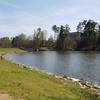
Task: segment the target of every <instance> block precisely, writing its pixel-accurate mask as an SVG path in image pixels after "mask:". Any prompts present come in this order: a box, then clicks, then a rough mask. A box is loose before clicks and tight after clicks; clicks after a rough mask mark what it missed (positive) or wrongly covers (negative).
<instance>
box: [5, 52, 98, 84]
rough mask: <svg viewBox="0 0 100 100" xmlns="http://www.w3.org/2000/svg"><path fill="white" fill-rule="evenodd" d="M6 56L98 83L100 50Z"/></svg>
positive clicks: (53, 71) (56, 72)
mask: <svg viewBox="0 0 100 100" xmlns="http://www.w3.org/2000/svg"><path fill="white" fill-rule="evenodd" d="M7 56H8V57H10V59H12V60H14V61H16V62H19V63H23V64H26V65H29V66H33V67H37V68H39V69H41V70H46V71H48V72H52V73H55V74H64V75H67V76H70V77H74V78H80V79H84V80H89V81H92V82H99V83H100V52H75V51H74V52H72V51H71V52H55V51H44V52H34V53H22V54H16V53H10V54H7Z"/></svg>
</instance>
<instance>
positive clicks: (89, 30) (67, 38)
mask: <svg viewBox="0 0 100 100" xmlns="http://www.w3.org/2000/svg"><path fill="white" fill-rule="evenodd" d="M76 29H77V31H76V32H70V27H69V25H68V24H66V25H60V26H57V25H53V26H52V30H53V32H54V36H53V35H50V36H49V38H47V31H46V30H42V29H41V28H38V29H36V30H34V33H33V36H29V37H28V36H26V35H25V34H23V33H22V34H20V35H18V36H15V37H12V38H9V37H3V38H0V47H4V48H8V47H9V48H10V47H17V48H22V49H27V50H34V51H38V50H57V51H66V50H100V24H99V23H97V22H95V21H93V20H84V21H83V22H79V24H78V25H77V28H76Z"/></svg>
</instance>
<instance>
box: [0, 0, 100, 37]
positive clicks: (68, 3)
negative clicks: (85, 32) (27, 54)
mask: <svg viewBox="0 0 100 100" xmlns="http://www.w3.org/2000/svg"><path fill="white" fill-rule="evenodd" d="M88 19H92V20H94V21H97V22H100V0H0V37H2V36H15V35H18V34H20V33H25V34H27V35H30V34H33V32H34V29H36V28H38V27H41V28H42V29H43V30H47V31H48V34H49V35H51V34H52V33H53V31H52V28H51V27H52V26H53V25H55V24H56V25H58V26H59V25H65V24H68V25H69V26H70V28H71V31H72V32H73V31H76V27H77V25H78V23H79V22H80V21H83V20H88Z"/></svg>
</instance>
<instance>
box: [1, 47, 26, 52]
mask: <svg viewBox="0 0 100 100" xmlns="http://www.w3.org/2000/svg"><path fill="white" fill-rule="evenodd" d="M2 52H6V53H7V52H19V53H20V52H24V51H23V50H21V49H18V48H0V53H2Z"/></svg>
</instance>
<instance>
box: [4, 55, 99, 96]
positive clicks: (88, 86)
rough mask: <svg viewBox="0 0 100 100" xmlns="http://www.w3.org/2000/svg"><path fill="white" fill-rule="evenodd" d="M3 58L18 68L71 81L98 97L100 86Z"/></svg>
mask: <svg viewBox="0 0 100 100" xmlns="http://www.w3.org/2000/svg"><path fill="white" fill-rule="evenodd" d="M3 57H4V59H5V60H7V61H10V62H11V63H13V64H16V65H18V66H19V67H22V68H29V69H30V70H36V71H38V72H41V73H44V74H45V75H50V76H53V77H55V78H58V79H62V80H65V81H66V80H71V81H72V82H74V83H77V84H78V85H79V86H80V88H83V89H89V90H92V91H94V92H96V93H97V94H98V95H100V84H93V83H92V82H90V81H86V80H83V79H78V78H73V77H68V76H66V75H57V74H53V73H51V72H47V71H46V70H40V69H38V68H35V67H33V66H28V65H25V64H22V63H19V62H16V61H14V60H12V59H10V58H9V57H7V56H6V53H5V54H4V55H3Z"/></svg>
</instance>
